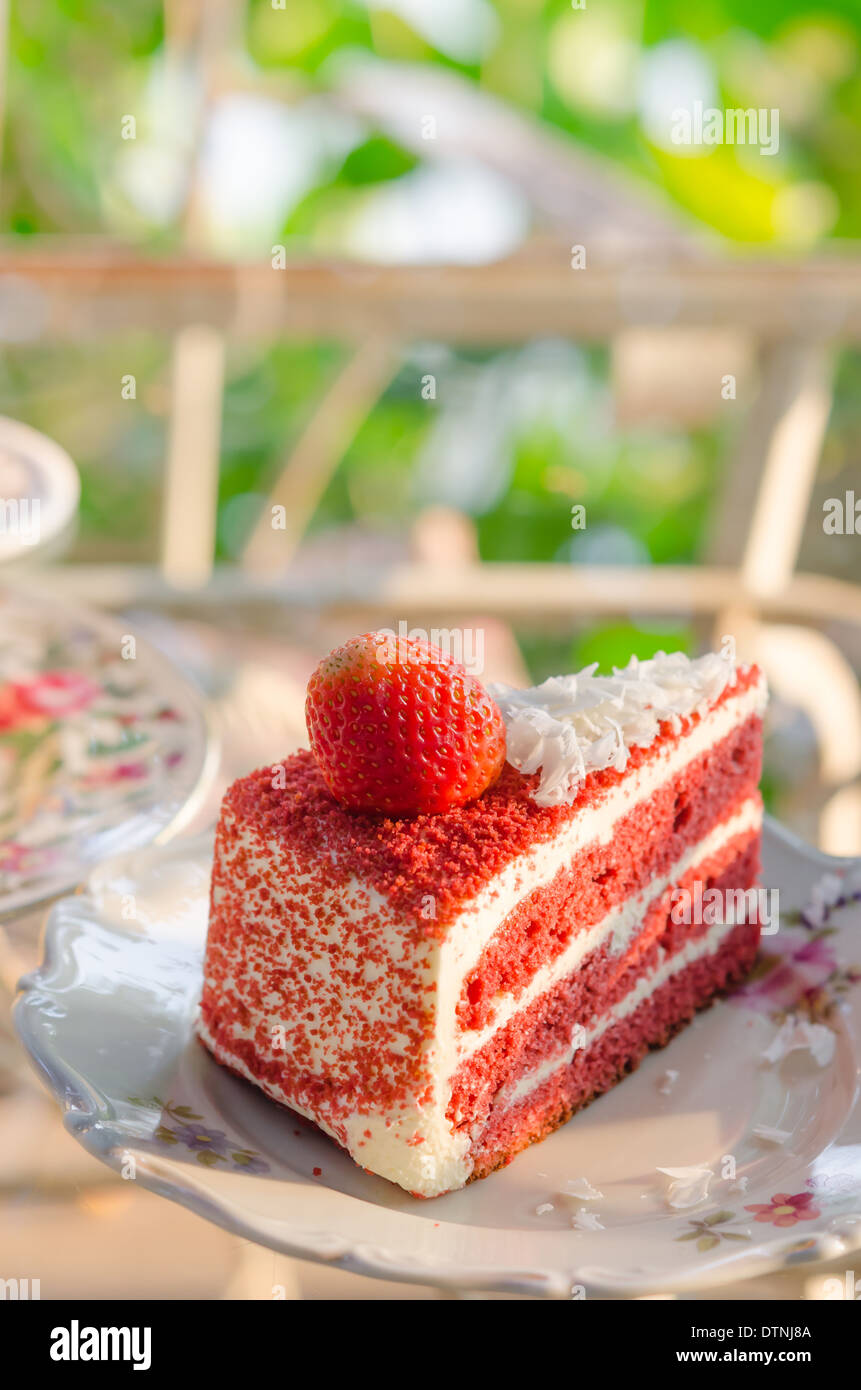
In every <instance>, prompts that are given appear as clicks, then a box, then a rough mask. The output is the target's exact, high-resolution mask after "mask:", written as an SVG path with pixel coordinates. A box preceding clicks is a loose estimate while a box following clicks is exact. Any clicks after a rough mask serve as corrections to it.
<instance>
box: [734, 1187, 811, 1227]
mask: <svg viewBox="0 0 861 1390" xmlns="http://www.w3.org/2000/svg"><path fill="white" fill-rule="evenodd" d="M745 1211H752V1212H753V1213H754V1218H753V1219H754V1221H765V1222H768V1224H769V1225H771V1226H794V1225H796V1223H797V1222H799V1221H815V1219H816V1217H817V1216H820V1215H821V1212H820V1210H819V1208H818V1207H815V1206H814V1205H813V1197H812V1195H811V1194H810V1193H809V1192H796V1193H793V1194H790V1193H788V1192H775V1194H774V1196H773V1197H772V1199H771V1201H770V1202H769V1203H768V1204H767V1205H764V1204H763V1203H761V1202H757V1203H754V1205H753V1206H751V1207H745Z"/></svg>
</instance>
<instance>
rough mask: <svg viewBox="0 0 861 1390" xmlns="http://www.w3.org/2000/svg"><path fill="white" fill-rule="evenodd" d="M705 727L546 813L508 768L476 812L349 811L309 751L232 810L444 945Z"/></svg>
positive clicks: (637, 752)
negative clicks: (545, 844) (509, 873)
mask: <svg viewBox="0 0 861 1390" xmlns="http://www.w3.org/2000/svg"><path fill="white" fill-rule="evenodd" d="M759 675H760V673H759V671H758V669H757V668H756V667H753V666H752V667H743V668H740V669H739V671H738V675H737V680H736V683H735V684H734V685H730V686H727V687H726V689H725V690H724V691H723V693H722V695H721V696H720V697H719V699H718V700H716V701H715V702H714V705H712V706H711V707H710V708H712V709H714V708H716V707H717V706H718V705H720V704H722V703H723V702H724V701H725V700H727V699H730V698H732V697H734V696H736V695H738V694H740V693H742V692H743V691H744V690H746V689H748V688H749V687H750V686H751V685H752V684H754V682H755V681H757V680H758V679H759ZM700 719H701V716H700V715H699V714H696V715H693V716H692V717H691V718H690V719H687V720H683V721H681V729H679V730H674V729H673V727H672V724H671V723H670V722H669V721H667V722H666V723H664V724H663V725H662V726H661V732H660V734H659V736H658V737H657V738H656V739H655V740H654V741H653V742H652V743H651V744H650V745H649V746H648V747H647V748H634V749H632V750H631V753H630V757H629V759H628V764H627V767H626V769H625V771H624V772H617V771H616V770H615V769H613V768H606V769H604V770H602V771H600V772H594V773H591V774H590V776H589V777H587V778H586V780H585V782H584V783H583V785H582V787H581V789H580V792H579V794H578V796H577V798H576V800H575V801H574V803H573V804H572V805H570V806H552V807H546V806H538V805H536V803H535V802H534V801H533V800H532V798H531V796H530V790H531V789H532V788H533V787H534V786H535V785H536V784H537V781H538V778H537V776H534V777H523V776H521V774H520V773H518V772H516V771H515V770H514V768H513V767H511V765H510V764H508V763H506V765H505V768H504V769H503V772H502V775H501V777H500V778H499V780H498V782H497V783H496V784H495V786H493V787H492V788H491V789H490V790H489V791H487V792H485V794H484V796H482V797H480V798H479V800H478V801H474V802H472V803H471V804H470V805H468V806H460V807H454V808H452V809H451V810H448V811H444V812H441V813H439V814H435V815H417V816H413V817H411V818H408V819H399V820H395V819H390V818H386V817H380V816H373V815H370V814H368V813H363V812H354V811H349V810H347V809H346V808H345V807H343V806H341V805H340V804H339V803H338V802H337V801H336V800H335V798H334V797H333V796H332V794H331V792H330V791H329V790H328V788H327V786H326V784H325V782H324V780H323V776H322V774H321V772H320V770H319V768H318V766H317V764H316V762H315V761H314V759H313V757H312V755H311V754H310V753H309V752H307V751H304V750H303V751H301V752H299V753H295V754H294V755H293V756H292V757H290V758H288V759H287V760H286V762H285V763H283V764H281V765H276V766H274V767H266V768H261V769H260V770H259V771H258V772H254V773H251V775H250V776H248V777H243V778H241V779H240V780H239V781H238V782H234V784H233V786H232V787H230V788H229V790H228V792H227V795H226V796H225V799H224V809H225V811H229V812H230V813H232V815H233V816H235V817H236V820H237V821H238V823H240V824H242V825H244V826H246V827H248V828H249V830H250V831H251V832H252V834H253V835H254V838H255V841H256V843H257V845H258V848H259V849H260V851H261V852H268V853H271V850H270V849H268V848H267V845H268V842H269V841H271V840H280V841H281V842H282V844H284V845H289V847H290V853H291V855H294V856H295V858H296V859H297V860H298V861H299V862H301V863H302V864H304V865H313V864H316V863H318V862H319V860H320V859H321V857H325V858H327V859H329V860H330V861H331V870H330V873H329V878H330V881H331V882H333V883H334V882H344V881H346V880H348V879H349V878H350V877H351V876H354V877H356V878H358V879H360V880H361V881H362V882H364V883H365V884H367V885H370V886H372V887H373V888H374V889H376V890H377V892H379V893H380V894H381V895H382V896H383V897H384V898H385V899H386V900H387V901H388V903H389V904H390V905H391V907H392V908H393V910H394V911H395V912H397V913H398V914H399V915H402V916H404V917H411V918H412V919H413V920H414V922H415V923H416V924H417V926H418V928H419V929H420V930H421V931H422V932H423V933H424V934H427V935H429V936H440V937H442V936H444V935H445V933H446V928H447V927H448V926H449V924H450V923H451V921H452V919H453V918H454V917H455V916H456V915H457V914H458V912H459V911H460V910H461V908H462V906H463V904H464V903H465V902H467V901H469V900H470V899H471V898H473V897H475V896H476V894H477V893H478V892H479V891H480V890H481V889H482V888H483V887H484V886H485V885H486V884H487V883H489V882H490V881H491V880H492V879H493V878H495V877H496V875H497V874H498V873H500V871H501V870H502V869H504V868H505V866H506V865H507V864H509V863H511V862H512V860H514V859H516V858H517V857H518V856H519V855H521V854H523V853H524V851H526V850H528V849H529V848H531V847H532V846H533V845H535V844H538V843H540V842H541V841H543V840H547V839H550V838H552V836H553V835H555V834H556V833H557V832H558V830H559V829H560V827H561V826H562V825H564V824H565V823H566V822H567V821H569V820H571V819H572V818H573V817H574V816H579V815H581V814H582V813H583V812H584V811H585V810H586V809H587V808H591V807H593V806H595V805H597V804H599V803H600V801H601V800H602V799H603V798H604V796H605V795H606V794H607V792H608V791H609V790H610V789H611V788H612V787H615V786H617V785H618V784H619V783H620V782H622V781H623V780H624V779H625V777H627V776H628V775H630V773H632V772H633V771H635V770H636V769H637V768H640V767H643V766H645V765H646V764H647V763H649V762H650V761H651V760H652V759H654V758H657V757H659V756H660V754H661V752H662V751H663V750H664V748H665V747H666V746H667V745H669V744H674V743H676V742H677V741H678V740H679V738H680V737H682V736H683V735H684V734H685V733H687V732H689V730H690V729H692V728H694V727H695V726H696V724H698V723H699V722H700ZM276 773H277V774H280V775H277V776H276ZM430 900H432V905H430ZM430 912H432V913H433V916H430V915H429V913H430Z"/></svg>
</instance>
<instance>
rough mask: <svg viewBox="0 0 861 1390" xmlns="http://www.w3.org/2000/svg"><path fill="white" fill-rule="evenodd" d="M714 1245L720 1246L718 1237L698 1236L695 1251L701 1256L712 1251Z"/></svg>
mask: <svg viewBox="0 0 861 1390" xmlns="http://www.w3.org/2000/svg"><path fill="white" fill-rule="evenodd" d="M716 1245H720V1236H700V1238H699V1240H698V1241H697V1249H698V1250H699V1251H700V1252H701V1254H703V1255H704V1254H705V1253H706V1251H707V1250H714V1248H715V1246H716Z"/></svg>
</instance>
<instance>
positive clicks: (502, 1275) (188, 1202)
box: [14, 817, 861, 1299]
mask: <svg viewBox="0 0 861 1390" xmlns="http://www.w3.org/2000/svg"><path fill="white" fill-rule="evenodd" d="M766 822H767V826H768V830H769V833H770V834H771V835H772V836H773V837H775V838H776V839H778V840H779V841H781V842H782V843H783V846H784V847H785V848H786V849H788V850H791V851H792V852H793V853H795V854H797V855H800V856H801V857H802V858H803V859H804V860H806V861H807V862H808V863H811V864H813V865H816V866H818V867H819V868H820V869H822V870H823V871H827V870H829V869H845V868H848V867H851V866H856V865H861V858H855V857H851V856H832V855H828V854H826V853H824V852H823V851H821V850H818V849H816V848H814V847H812V846H810V845H808V844H806V843H805V842H804V841H803V840H801V839H800V838H799V837H798V836H796V835H795V834H793V833H792V832H791V831H789V830H787V829H786V828H785V827H783V826H781V825H780V824H779V823H778V822H776V821H775V820H773V819H772V818H770V817H767V818H766ZM206 833H208V832H206ZM202 838H203V835H201V836H198V837H197V839H198V840H201V839H202ZM183 843H187V844H188V846H189V848H191V847H192V846H193V844H194V841H192V840H191V839H189V840H188V841H187V842H183V841H174V844H173V846H172V848H173V849H174V850H176V849H177V848H179V847H181V846H182V844H183ZM136 852H137V853H142V854H146V855H152V854H153V853H156V852H158V846H155V845H151V846H149V847H145V848H144V849H142V850H138V851H136ZM127 853H128V852H126V853H124V854H119V855H117V856H115V858H116V859H117V860H121V859H124V858H126V857H127ZM111 862H113V859H112V860H110V861H106V863H111ZM91 872H92V871H91ZM86 902H87V898H86V896H85V895H81V894H78V895H74V896H72V897H69V898H63V899H61V900H60V901H59V902H57V903H55V905H54V907H53V909H52V911H51V913H50V915H49V918H48V921H47V923H46V929H45V939H44V955H43V959H42V962H41V964H40V965H39V966H38V967H37V968H36V969H35V970H33V971H31V972H29V973H28V974H27V975H25V976H23V977H22V979H21V981H20V982H19V996H18V998H17V1000H16V1002H15V1007H14V1021H15V1027H16V1030H17V1033H18V1036H19V1038H20V1040H21V1042H22V1044H23V1046H24V1049H25V1051H26V1052H27V1054H28V1056H29V1058H30V1060H31V1062H32V1064H33V1065H34V1067H35V1069H36V1070H37V1072H38V1073H39V1074H40V1076H41V1077H42V1078H43V1080H44V1081H45V1083H46V1084H47V1087H48V1089H49V1091H50V1092H51V1093H52V1095H53V1096H54V1098H55V1099H56V1100H57V1102H58V1104H59V1105H60V1107H61V1110H62V1114H63V1123H64V1125H65V1128H66V1129H67V1131H68V1132H69V1133H70V1134H71V1135H72V1136H73V1137H74V1138H75V1139H76V1140H77V1141H78V1142H79V1143H80V1144H81V1145H82V1146H83V1147H84V1148H85V1149H86V1150H87V1151H88V1152H89V1153H91V1154H92V1155H93V1156H94V1157H95V1158H97V1159H99V1160H100V1161H101V1162H103V1163H104V1164H106V1165H107V1166H108V1167H110V1168H111V1169H113V1170H115V1171H120V1169H121V1166H122V1162H123V1158H124V1155H127V1154H128V1153H129V1152H134V1144H133V1143H122V1142H121V1141H120V1139H119V1137H114V1136H113V1135H111V1134H110V1132H109V1128H108V1127H109V1125H110V1124H111V1120H110V1117H109V1112H110V1109H111V1102H110V1100H108V1099H107V1098H106V1097H105V1096H104V1095H103V1094H102V1093H101V1092H100V1091H98V1090H97V1089H96V1088H95V1087H94V1086H93V1085H91V1084H90V1083H89V1082H88V1081H87V1079H86V1078H85V1077H83V1076H82V1075H81V1074H80V1073H79V1072H78V1071H77V1070H76V1068H75V1067H73V1066H72V1065H71V1064H70V1063H69V1062H67V1061H66V1060H65V1059H64V1058H62V1057H61V1056H59V1055H58V1054H57V1053H52V1054H50V1055H47V1054H46V1052H45V1051H44V1050H42V1049H41V1048H40V1046H39V1041H38V1038H37V1036H36V1033H35V1031H34V1029H33V1028H32V1027H31V1026H30V1016H31V1013H32V1012H33V1010H34V1008H35V1006H36V999H37V996H38V994H39V991H40V990H41V991H44V990H45V988H46V986H45V980H46V977H49V976H50V972H51V969H52V966H53V965H54V963H55V959H56V949H57V934H58V932H59V931H60V930H61V928H62V927H63V926H65V925H67V922H66V919H65V918H64V908H65V907H66V906H67V905H68V906H69V907H70V908H73V909H78V910H83V909H84V907H85V904H86ZM81 925H83V924H81ZM212 1065H213V1066H215V1065H216V1064H215V1063H214V1062H213V1064H212ZM117 1123H119V1122H117ZM114 1129H116V1126H114ZM135 1156H136V1160H137V1174H136V1178H137V1180H138V1181H140V1182H141V1183H142V1184H143V1186H144V1187H145V1188H147V1189H149V1190H150V1191H153V1192H155V1193H156V1194H157V1195H159V1196H162V1197H165V1198H167V1199H168V1200H171V1201H175V1202H177V1203H179V1204H180V1205H182V1206H184V1207H186V1208H188V1209H189V1210H190V1211H192V1212H194V1213H195V1214H197V1215H199V1216H201V1217H202V1218H203V1219H205V1220H208V1221H211V1222H213V1223H214V1224H215V1225H217V1226H219V1227H221V1228H222V1229H224V1230H226V1231H228V1232H231V1233H233V1234H235V1235H238V1236H239V1237H240V1238H243V1239H246V1240H250V1241H252V1242H255V1243H257V1244H260V1245H263V1246H266V1247H268V1248H270V1249H273V1250H276V1251H278V1252H280V1253H282V1254H285V1255H288V1256H293V1257H295V1258H299V1259H306V1260H311V1261H314V1262H320V1263H326V1264H330V1265H332V1266H334V1267H337V1268H340V1269H344V1270H346V1271H349V1272H352V1273H356V1274H361V1275H366V1276H369V1277H372V1278H384V1279H388V1280H393V1281H397V1282H403V1283H411V1284H425V1285H429V1286H431V1287H434V1288H437V1289H439V1290H444V1291H447V1292H449V1293H454V1294H457V1292H458V1291H464V1292H466V1291H469V1290H472V1291H484V1292H503V1293H516V1294H526V1295H533V1296H538V1297H541V1298H556V1299H562V1298H568V1297H570V1296H571V1288H572V1285H574V1284H577V1283H578V1282H579V1283H582V1282H583V1281H584V1279H587V1280H588V1284H589V1296H590V1297H595V1296H598V1297H611V1298H612V1297H626V1296H627V1297H636V1296H648V1295H655V1294H677V1293H683V1292H685V1291H690V1292H694V1291H696V1292H702V1291H703V1290H709V1289H719V1288H720V1287H721V1286H722V1285H725V1284H727V1283H730V1282H735V1281H738V1280H743V1279H747V1278H753V1277H756V1276H759V1275H763V1274H767V1273H776V1272H779V1271H781V1270H786V1269H789V1268H797V1267H798V1266H799V1265H800V1264H801V1263H803V1265H804V1268H805V1269H806V1270H809V1271H810V1272H813V1271H814V1270H815V1269H816V1267H817V1265H819V1264H821V1263H822V1262H823V1261H826V1260H831V1259H833V1258H834V1257H835V1256H840V1255H843V1256H847V1257H848V1256H851V1255H852V1254H853V1253H855V1252H857V1251H861V1189H859V1196H858V1208H859V1209H858V1211H857V1212H854V1211H853V1212H848V1213H841V1214H837V1215H832V1216H830V1217H829V1216H828V1215H827V1214H825V1213H824V1214H823V1215H822V1217H821V1220H819V1221H817V1222H816V1224H815V1226H813V1227H812V1229H811V1226H809V1225H806V1226H805V1228H804V1230H803V1234H804V1236H805V1237H806V1239H807V1241H808V1242H809V1243H810V1244H809V1248H808V1249H806V1250H805V1251H804V1253H803V1255H802V1257H801V1258H799V1254H798V1252H797V1250H795V1249H794V1248H790V1249H788V1250H786V1249H782V1248H777V1249H775V1248H774V1247H775V1246H777V1247H783V1246H784V1245H785V1243H786V1241H787V1239H789V1238H790V1237H788V1235H787V1234H786V1233H784V1232H783V1231H778V1229H777V1228H774V1229H772V1228H769V1231H768V1235H769V1236H770V1239H766V1238H765V1233H764V1234H763V1237H762V1238H761V1239H760V1240H759V1241H758V1242H757V1244H756V1245H754V1246H751V1247H748V1248H747V1249H745V1250H744V1251H740V1252H738V1253H733V1254H727V1255H726V1256H724V1257H721V1256H720V1255H717V1256H715V1258H714V1259H713V1260H711V1261H709V1262H708V1263H702V1264H700V1265H699V1266H688V1267H687V1268H685V1269H684V1270H680V1271H679V1272H678V1274H675V1273H673V1275H672V1276H670V1277H667V1275H666V1274H665V1273H663V1272H661V1273H659V1274H657V1275H655V1276H650V1274H649V1273H648V1272H647V1271H646V1270H643V1273H642V1275H641V1276H638V1275H637V1274H636V1273H621V1272H620V1271H617V1270H614V1269H612V1268H606V1267H603V1266H601V1265H598V1264H595V1263H594V1262H593V1263H591V1264H588V1265H584V1264H582V1263H580V1264H578V1262H577V1261H576V1259H574V1258H572V1259H571V1261H570V1262H568V1263H566V1265H565V1268H564V1269H563V1268H561V1267H559V1265H558V1264H557V1265H555V1266H554V1267H541V1266H540V1265H536V1266H535V1267H531V1266H530V1267H528V1268H526V1267H523V1266H522V1265H516V1264H514V1263H512V1264H511V1265H510V1266H508V1267H504V1266H500V1265H498V1264H497V1265H494V1266H492V1267H491V1266H487V1265H480V1264H465V1263H463V1262H462V1261H461V1260H459V1259H458V1260H455V1259H454V1258H452V1257H446V1258H443V1259H435V1258H434V1259H431V1258H429V1257H426V1256H425V1257H422V1256H417V1255H413V1256H408V1255H406V1254H405V1253H401V1254H398V1253H397V1252H393V1251H391V1250H390V1249H387V1248H385V1247H383V1246H375V1245H374V1244H373V1243H371V1242H368V1241H366V1240H351V1239H350V1238H348V1237H341V1236H338V1235H337V1234H336V1233H334V1232H333V1231H331V1230H308V1229H304V1230H302V1229H297V1228H294V1229H293V1230H292V1231H291V1233H290V1235H289V1236H284V1235H279V1234H277V1233H275V1232H274V1231H273V1230H272V1229H271V1226H270V1227H267V1221H266V1219H265V1218H262V1219H255V1218H254V1217H253V1216H252V1215H250V1214H249V1213H248V1212H247V1211H243V1209H242V1207H241V1205H240V1204H239V1203H237V1202H234V1201H231V1200H230V1199H229V1196H228V1195H226V1194H223V1193H222V1194H220V1196H219V1198H216V1197H214V1196H213V1195H210V1194H208V1193H206V1192H204V1191H202V1190H201V1189H200V1188H199V1187H198V1186H197V1185H196V1184H195V1183H194V1182H193V1181H189V1180H188V1176H187V1175H188V1174H191V1173H193V1172H194V1171H195V1170H194V1169H193V1168H191V1167H190V1166H189V1165H187V1164H180V1163H177V1162H175V1161H171V1159H170V1158H169V1157H167V1156H165V1157H161V1156H157V1155H153V1154H152V1152H151V1151H149V1150H144V1149H139V1150H137V1152H136V1155H135ZM181 1174H182V1175H186V1176H185V1177H183V1176H181ZM488 1181H493V1176H491V1178H490V1179H488ZM325 1190H326V1191H327V1192H328V1193H330V1194H331V1195H334V1196H341V1195H344V1196H348V1199H349V1200H360V1201H361V1199H355V1198H352V1197H350V1196H349V1194H340V1193H338V1192H337V1191H336V1190H335V1189H330V1188H326V1189H325ZM390 1214H392V1213H390ZM394 1214H395V1215H396V1216H399V1217H400V1216H405V1215H407V1216H408V1219H415V1218H413V1217H412V1216H409V1215H408V1214H406V1213H402V1212H397V1213H394ZM841 1224H842V1225H843V1227H844V1230H843V1231H842V1232H841V1231H840V1230H838V1229H835V1227H839V1226H840V1225H841ZM446 1225H448V1227H449V1229H450V1230H452V1231H458V1230H472V1229H474V1228H472V1227H469V1226H463V1225H461V1226H458V1225H456V1224H454V1223H446ZM496 1230H498V1231H499V1233H500V1234H501V1235H504V1234H506V1230H505V1228H502V1227H499V1228H496ZM530 1234H535V1235H540V1234H542V1233H539V1232H531V1233H530ZM546 1234H550V1232H547V1233H546ZM557 1234H558V1233H557Z"/></svg>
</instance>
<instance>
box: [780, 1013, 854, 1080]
mask: <svg viewBox="0 0 861 1390" xmlns="http://www.w3.org/2000/svg"><path fill="white" fill-rule="evenodd" d="M836 1042H837V1039H836V1037H835V1036H834V1033H833V1032H832V1030H831V1029H830V1028H826V1026H825V1024H824V1023H811V1022H810V1021H809V1020H808V1019H806V1018H801V1017H799V1015H798V1014H790V1015H789V1017H788V1018H786V1019H784V1021H783V1023H782V1024H781V1026H780V1029H779V1031H778V1032H777V1033H776V1034H775V1036H774V1039H773V1040H772V1042H771V1043H770V1044H769V1046H768V1047H767V1048H766V1049H765V1051H764V1052H763V1054H762V1059H763V1061H764V1062H769V1063H771V1064H772V1065H773V1064H774V1063H775V1062H782V1061H783V1058H784V1057H786V1056H787V1055H788V1054H789V1053H790V1052H798V1051H801V1050H803V1051H807V1052H809V1053H810V1055H811V1057H812V1058H813V1060H814V1062H816V1064H817V1066H820V1067H827V1066H828V1063H829V1062H830V1061H831V1059H832V1057H833V1056H834V1047H835V1044H836Z"/></svg>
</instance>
